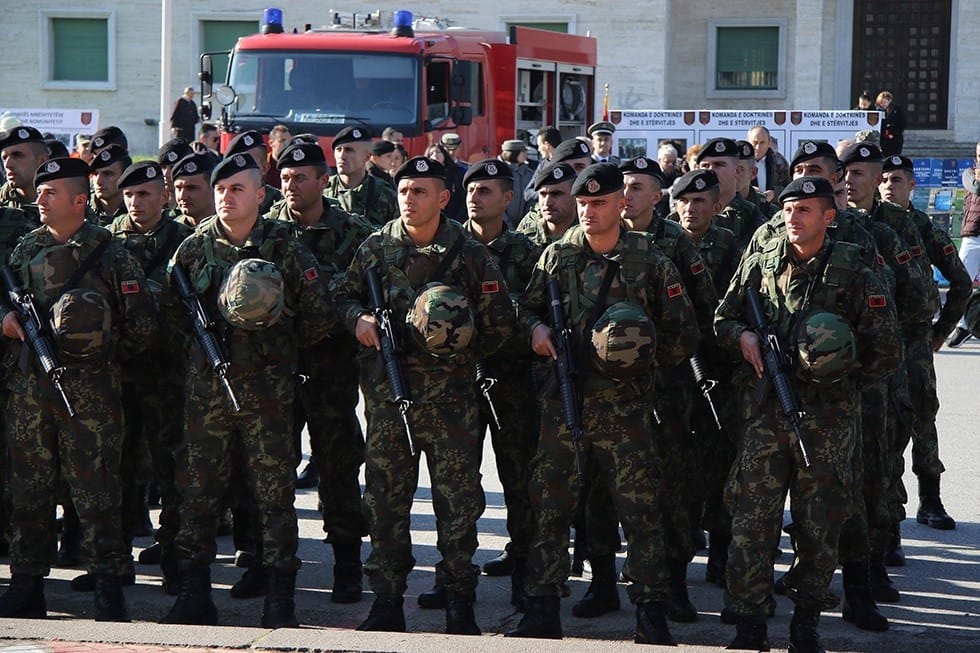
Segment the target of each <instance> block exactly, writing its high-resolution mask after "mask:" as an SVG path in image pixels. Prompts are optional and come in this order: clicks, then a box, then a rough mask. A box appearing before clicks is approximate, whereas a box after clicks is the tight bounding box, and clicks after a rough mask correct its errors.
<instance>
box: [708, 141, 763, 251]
mask: <svg viewBox="0 0 980 653" xmlns="http://www.w3.org/2000/svg"><path fill="white" fill-rule="evenodd" d="M738 159H739V147H738V145H737V144H736V143H735V141H733V140H732V139H730V138H712V139H711V140H710V141H708V142H707V143H705V144H704V146H702V147H701V149H700V150H699V151H698V156H697V166H698V167H699V168H707V169H708V170H713V171H714V173H715V174H716V175H718V188H719V195H720V197H719V200H720V201H721V205H722V207H723V208H722V211H721V213H720V214H719V218H718V219H716V220H715V223H716V224H717V225H718V226H719V227H724V228H725V229H728V230H729V231H731V232H732V233H733V234H735V240H736V241H737V242H738V244H739V245H740V246H742V247H745V246H746V245H747V244H748V242H749V241H750V240H751V239H752V234H753V233H755V230H756V229H757V228H758V227H759V226H760V225H761V224H762V223H763V222H765V218H763V216H762V214H760V213H759V209H758V208H756V206H755V205H754V204H752V203H751V202H749V201H748V200H746V199H745V198H743V197H742V196H741V195H739V194H738V185H739V182H740V174H739V170H738Z"/></svg>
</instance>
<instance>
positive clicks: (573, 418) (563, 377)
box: [548, 279, 585, 488]
mask: <svg viewBox="0 0 980 653" xmlns="http://www.w3.org/2000/svg"><path fill="white" fill-rule="evenodd" d="M548 304H549V311H550V313H551V329H552V331H553V336H554V340H555V348H556V349H557V350H558V360H556V361H555V364H554V370H555V377H556V378H557V380H558V394H559V396H560V397H561V412H562V415H563V416H564V418H565V426H567V427H568V431H569V433H570V434H571V436H572V446H573V447H574V449H575V474H576V475H577V476H578V485H579V487H580V488H583V487H585V471H584V470H583V468H582V454H581V451H580V450H579V440H580V439H581V437H582V433H583V431H584V430H585V429H584V426H583V424H582V404H581V403H580V401H579V397H580V396H581V392H580V388H579V387H578V385H577V383H578V376H579V374H578V369H577V366H576V364H575V347H574V341H573V339H572V330H571V329H570V328H569V327H568V325H567V324H566V322H565V310H564V309H563V308H562V304H561V291H560V290H559V288H558V280H557V279H552V280H551V281H550V282H549V283H548Z"/></svg>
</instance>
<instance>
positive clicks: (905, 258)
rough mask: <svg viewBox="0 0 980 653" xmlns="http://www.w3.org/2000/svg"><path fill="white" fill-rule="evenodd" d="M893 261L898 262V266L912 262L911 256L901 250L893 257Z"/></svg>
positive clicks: (906, 251)
mask: <svg viewBox="0 0 980 653" xmlns="http://www.w3.org/2000/svg"><path fill="white" fill-rule="evenodd" d="M895 260H896V261H898V264H899V265H905V264H906V263H908V262H909V261H911V260H912V255H911V254H909V253H908V250H902V251H901V252H899V253H898V254H897V255H896V256H895Z"/></svg>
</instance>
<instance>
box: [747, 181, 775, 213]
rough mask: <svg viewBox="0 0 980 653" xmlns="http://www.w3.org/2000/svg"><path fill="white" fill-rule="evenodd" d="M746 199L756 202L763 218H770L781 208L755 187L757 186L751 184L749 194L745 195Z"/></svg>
mask: <svg viewBox="0 0 980 653" xmlns="http://www.w3.org/2000/svg"><path fill="white" fill-rule="evenodd" d="M745 200H746V201H747V202H749V203H751V204H755V208H757V209H758V210H759V214H760V215H761V216H762V219H763V220H768V219H769V218H771V217H772V216H774V215H775V214H776V211H778V210H779V207H778V206H776V205H775V204H773V203H772V202H770V201H769V200H767V199H766V196H765V195H763V194H762V193H760V192H759V191H757V190H756V189H755V186H749V194H748V195H746V196H745Z"/></svg>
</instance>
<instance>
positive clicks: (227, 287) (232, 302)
mask: <svg viewBox="0 0 980 653" xmlns="http://www.w3.org/2000/svg"><path fill="white" fill-rule="evenodd" d="M218 310H219V311H221V316H222V317H224V318H225V319H226V320H228V322H229V324H231V325H232V326H235V327H238V328H239V329H245V330H246V331H258V330H259V329H265V328H267V327H270V326H272V325H273V324H275V323H276V321H277V320H278V319H279V317H280V316H281V315H282V312H283V281H282V273H281V272H279V268H277V267H276V264H275V263H271V262H269V261H264V260H262V259H258V258H247V259H242V260H241V261H239V262H238V263H235V264H234V265H233V266H231V269H230V270H228V273H227V274H226V275H225V279H224V281H222V282H221V287H220V288H219V289H218Z"/></svg>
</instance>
